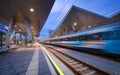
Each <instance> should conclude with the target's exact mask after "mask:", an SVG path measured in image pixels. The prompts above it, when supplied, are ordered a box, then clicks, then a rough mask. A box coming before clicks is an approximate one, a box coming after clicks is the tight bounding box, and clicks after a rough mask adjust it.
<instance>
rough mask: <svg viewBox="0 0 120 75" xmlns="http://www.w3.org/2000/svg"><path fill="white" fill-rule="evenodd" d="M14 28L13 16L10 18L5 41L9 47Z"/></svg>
mask: <svg viewBox="0 0 120 75" xmlns="http://www.w3.org/2000/svg"><path fill="white" fill-rule="evenodd" d="M12 28H13V18H12V19H11V20H10V22H9V25H8V33H7V36H6V41H5V46H6V47H7V48H8V47H9V42H10V36H11V31H12Z"/></svg>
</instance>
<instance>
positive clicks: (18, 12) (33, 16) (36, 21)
mask: <svg viewBox="0 0 120 75" xmlns="http://www.w3.org/2000/svg"><path fill="white" fill-rule="evenodd" d="M54 1H55V0H0V22H1V23H3V24H5V25H8V23H9V21H10V19H11V18H12V17H14V18H15V24H16V25H17V27H16V28H14V30H15V31H18V30H20V29H21V31H23V32H25V31H26V29H25V26H24V18H27V19H28V20H29V21H30V24H31V27H32V32H33V34H39V32H40V30H41V28H42V27H43V25H44V23H45V21H46V19H47V17H48V15H49V12H50V10H51V8H52V6H53V4H54ZM31 8H33V9H34V12H30V9H31Z"/></svg>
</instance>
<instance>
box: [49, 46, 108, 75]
mask: <svg viewBox="0 0 120 75" xmlns="http://www.w3.org/2000/svg"><path fill="white" fill-rule="evenodd" d="M47 49H48V50H49V51H50V52H51V53H52V54H54V55H55V56H56V57H57V58H58V59H60V60H61V61H62V62H63V63H64V64H65V65H67V66H68V67H69V68H70V69H71V70H72V71H73V72H74V73H75V75H109V74H107V73H106V72H103V71H101V70H99V69H97V68H95V67H93V66H91V65H88V64H86V63H84V62H82V61H80V60H78V59H76V58H73V57H71V56H69V55H67V54H65V53H62V52H60V51H57V50H55V49H54V48H52V47H48V46H47Z"/></svg>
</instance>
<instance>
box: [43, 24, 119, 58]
mask: <svg viewBox="0 0 120 75" xmlns="http://www.w3.org/2000/svg"><path fill="white" fill-rule="evenodd" d="M43 43H45V44H52V45H59V46H64V47H69V48H75V49H77V50H82V51H88V52H94V53H105V54H111V55H117V56H120V22H115V23H110V24H105V25H101V26H97V27H94V28H90V29H88V30H84V31H81V32H76V33H72V34H67V35H63V36H59V37H56V38H50V39H48V40H45V41H43Z"/></svg>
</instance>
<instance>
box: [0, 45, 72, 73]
mask: <svg viewBox="0 0 120 75" xmlns="http://www.w3.org/2000/svg"><path fill="white" fill-rule="evenodd" d="M47 53H48V54H47ZM48 55H49V56H48ZM50 57H51V59H52V60H53V61H54V63H53V62H51V59H50ZM54 64H56V66H57V68H58V69H59V71H58V70H57V69H56V66H54ZM0 75H74V74H73V72H71V71H70V70H69V69H68V68H67V67H66V66H65V65H64V64H63V63H62V62H61V61H60V60H58V59H57V58H56V57H55V56H54V55H52V54H51V53H50V52H49V51H48V50H47V49H46V48H45V47H44V46H42V45H40V44H39V43H37V46H35V47H19V48H17V49H13V50H8V51H5V52H1V53H0Z"/></svg>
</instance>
